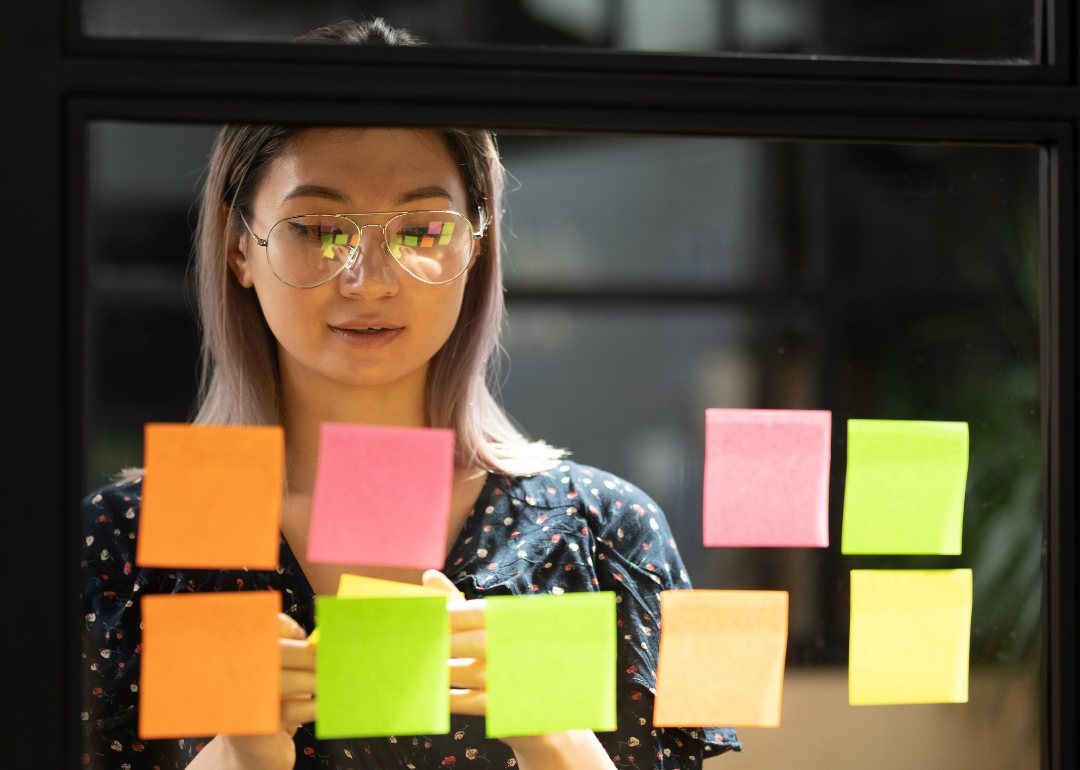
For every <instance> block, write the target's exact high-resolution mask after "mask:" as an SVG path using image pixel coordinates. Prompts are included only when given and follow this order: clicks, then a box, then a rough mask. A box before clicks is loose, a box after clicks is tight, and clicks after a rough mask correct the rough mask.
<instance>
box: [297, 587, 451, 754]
mask: <svg viewBox="0 0 1080 770" xmlns="http://www.w3.org/2000/svg"><path fill="white" fill-rule="evenodd" d="M316 613H317V614H318V618H319V637H320V638H319V657H318V662H317V663H316V671H315V674H316V679H317V686H318V693H319V714H318V718H317V719H316V720H315V737H317V738H319V739H323V738H371V737H378V736H387V735H415V734H429V735H439V734H444V733H447V732H449V731H450V700H449V690H450V669H449V668H448V667H447V665H446V661H447V659H448V658H449V657H450V622H449V619H448V617H447V613H446V597H445V596H443V595H441V594H440V595H436V596H409V597H367V598H358V599H340V598H338V597H335V596H320V597H319V598H318V599H317V604H316Z"/></svg>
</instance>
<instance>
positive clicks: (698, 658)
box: [653, 591, 788, 727]
mask: <svg viewBox="0 0 1080 770" xmlns="http://www.w3.org/2000/svg"><path fill="white" fill-rule="evenodd" d="M660 619H661V624H662V625H661V631H660V662H659V667H658V670H657V681H656V705H655V708H654V710H653V725H655V726H656V727H719V726H721V725H723V726H727V727H779V726H780V696H781V692H782V690H783V684H784V656H785V652H786V650H787V622H788V595H787V591H663V592H661V594H660Z"/></svg>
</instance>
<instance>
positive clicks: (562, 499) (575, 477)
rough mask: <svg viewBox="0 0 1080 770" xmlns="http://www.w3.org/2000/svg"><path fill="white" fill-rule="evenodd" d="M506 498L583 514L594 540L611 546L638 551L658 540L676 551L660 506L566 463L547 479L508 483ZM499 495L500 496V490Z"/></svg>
mask: <svg viewBox="0 0 1080 770" xmlns="http://www.w3.org/2000/svg"><path fill="white" fill-rule="evenodd" d="M503 484H504V486H503V487H502V492H503V493H505V494H508V495H510V496H511V498H512V500H520V501H523V502H524V504H525V505H529V506H532V507H535V508H545V509H551V510H557V509H559V508H565V509H566V512H567V513H571V514H580V515H582V516H583V517H585V518H587V519H589V520H590V522H591V523H592V525H593V527H594V529H595V530H596V534H597V536H598V537H599V538H601V539H603V540H610V541H611V542H612V544H613V545H618V544H619V541H625V542H626V544H629V543H630V542H633V543H634V544H635V545H637V546H640V545H641V544H642V543H643V542H645V541H646V539H648V540H656V539H660V540H661V542H663V543H664V545H665V546H669V547H671V548H674V547H675V542H674V540H673V539H672V537H671V532H670V528H669V527H668V523H667V519H666V518H665V517H664V512H663V511H662V510H660V506H659V505H657V504H656V502H655V501H654V500H653V499H652V498H651V497H649V495H648V494H647V493H645V492H644V491H643V490H641V489H640V488H638V487H636V486H634V485H633V484H631V483H630V482H628V481H626V480H625V479H623V478H620V477H619V476H616V475H615V474H613V473H608V472H607V471H604V470H600V469H599V468H594V467H592V466H589V465H582V464H581V463H576V462H571V461H569V460H564V461H562V462H560V463H559V464H558V465H557V466H555V467H554V468H552V469H551V470H549V471H547V472H546V473H541V474H537V475H535V476H524V477H515V478H507V479H505V480H504V481H503ZM496 491H497V492H498V491H500V488H499V486H498V485H497V486H496Z"/></svg>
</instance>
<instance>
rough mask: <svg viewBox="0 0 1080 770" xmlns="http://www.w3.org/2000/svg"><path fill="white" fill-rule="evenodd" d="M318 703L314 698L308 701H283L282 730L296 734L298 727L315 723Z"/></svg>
mask: <svg viewBox="0 0 1080 770" xmlns="http://www.w3.org/2000/svg"><path fill="white" fill-rule="evenodd" d="M315 704H316V701H315V699H314V698H308V699H307V700H283V701H282V702H281V729H282V730H287V731H290V732H294V733H295V732H296V727H297V725H306V724H307V723H308V722H314V721H315V711H316V707H315Z"/></svg>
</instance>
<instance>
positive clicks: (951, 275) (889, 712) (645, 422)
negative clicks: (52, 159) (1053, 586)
mask: <svg viewBox="0 0 1080 770" xmlns="http://www.w3.org/2000/svg"><path fill="white" fill-rule="evenodd" d="M215 130H216V129H215V128H214V127H212V126H195V125H161V124H137V123H110V122H102V123H96V124H93V126H92V129H91V132H90V137H89V141H90V148H89V149H90V153H89V158H90V180H91V184H90V190H89V200H88V203H89V211H90V216H89V230H88V233H87V246H88V250H89V255H90V265H89V278H90V280H89V298H88V299H89V301H88V303H87V319H86V322H87V329H88V332H89V334H88V337H87V339H88V350H87V356H86V362H87V367H88V371H87V383H88V387H87V390H86V399H87V402H86V407H87V412H86V414H87V431H88V445H89V456H88V468H89V479H88V488H91V487H96V486H99V485H101V484H104V483H106V482H107V480H108V478H109V476H110V475H111V474H114V473H116V472H117V470H119V468H121V467H122V466H125V465H139V464H141V457H142V447H141V442H142V425H143V423H145V422H148V421H169V420H176V421H184V420H187V419H189V418H190V416H191V414H192V404H193V398H194V395H195V385H196V379H195V377H196V359H197V352H198V341H199V336H198V328H197V325H196V322H195V318H194V314H193V309H192V301H191V299H192V296H193V295H192V293H191V287H190V285H189V284H188V278H187V275H188V274H187V269H188V260H189V254H190V246H191V231H192V229H193V227H194V224H195V220H196V211H195V208H194V200H195V196H196V194H197V190H198V187H199V184H200V181H201V178H202V176H201V175H202V170H203V167H204V166H205V164H206V161H207V156H208V152H209V149H210V145H211V142H212V140H213V136H214V132H215ZM499 142H500V147H501V149H502V153H503V155H504V160H505V164H506V166H507V168H508V170H509V171H510V173H511V174H512V175H513V179H512V180H511V184H510V188H511V192H510V193H509V194H508V195H507V205H508V211H507V216H506V219H505V223H504V226H505V230H506V234H507V236H508V237H507V239H506V254H505V263H506V272H507V276H506V285H507V298H508V306H509V321H508V325H507V328H506V334H505V340H504V341H505V355H503V356H502V357H501V358H500V361H499V363H500V366H499V371H498V373H497V374H496V375H495V381H496V385H497V389H498V391H499V393H500V397H501V398H502V400H503V402H504V404H505V405H506V408H507V409H508V411H509V412H510V414H511V415H512V416H513V417H514V418H515V420H516V421H517V422H518V423H519V424H520V425H521V426H522V428H523V429H524V430H525V431H526V432H528V433H529V434H530V435H532V436H535V437H542V438H544V439H546V440H548V441H550V442H552V443H554V444H556V445H558V446H563V447H567V448H569V449H571V450H572V451H573V456H574V458H575V459H577V460H578V461H580V462H583V463H587V464H591V465H596V466H599V467H601V468H604V469H606V470H610V471H612V472H614V473H617V474H619V475H622V476H624V477H626V478H628V479H630V480H632V481H633V482H634V483H635V484H637V485H639V486H640V487H641V488H643V489H644V490H645V491H647V492H648V493H649V494H651V495H652V496H653V497H654V498H655V499H656V500H657V502H658V503H659V504H660V505H661V506H662V507H663V509H664V510H665V511H666V513H667V515H668V518H669V520H670V522H671V525H672V528H673V530H674V532H675V536H676V539H677V540H678V542H679V545H680V550H681V552H682V554H683V557H684V558H685V560H686V563H687V568H688V570H689V572H690V575H691V578H692V580H693V583H694V585H695V586H696V587H699V588H744V589H780V590H787V591H789V592H790V594H791V621H790V644H789V650H788V662H789V667H790V668H789V672H788V677H787V683H786V690H785V702H784V712H783V727H782V728H781V729H780V730H773V731H768V730H744V731H742V732H743V733H745V735H744V739H745V740H746V741H747V743H748V746H747V749H748V750H747V752H746V753H745V754H744V755H742V756H737V757H722V758H719V759H717V760H713V761H715V762H716V763H717V765H719V764H720V763H733V764H737V765H740V766H745V767H747V768H757V767H773V768H776V767H792V768H794V767H800V768H802V767H815V768H816V767H821V768H825V767H828V768H844V767H866V766H873V767H876V768H887V767H900V766H901V765H903V766H905V767H910V766H912V765H917V766H919V767H923V768H927V767H941V768H946V767H949V768H958V767H970V768H976V767H977V768H991V767H1002V768H1004V767H1010V768H1016V767H1036V766H1037V759H1038V731H1037V728H1038V712H1037V705H1036V704H1037V700H1036V696H1037V691H1038V686H1037V681H1038V663H1039V653H1040V642H1039V618H1040V596H1041V576H1040V559H1041V538H1042V530H1041V523H1040V514H1039V495H1040V483H1041V459H1040V457H1041V439H1040V418H1039V277H1038V251H1039V228H1038V221H1039V171H1038V169H1039V150H1037V149H1035V148H1024V147H995V146H977V147H973V146H966V147H965V146H945V145H935V146H930V145H873V144H822V143H807V142H765V141H757V140H744V139H717V138H663V137H648V138H625V137H610V138H597V137H589V138H585V137H570V136H512V135H503V136H500V137H499ZM718 406H725V407H763V408H778V409H783V408H789V409H808V408H814V409H831V410H832V412H833V425H834V435H833V462H832V469H833V470H832V484H831V495H830V497H831V512H830V517H831V541H832V543H833V544H834V545H833V546H832V547H830V548H828V549H800V548H784V549H750V548H746V549H741V548H734V549H713V548H709V549H706V548H704V547H703V546H702V545H701V505H702V484H703V465H704V409H705V408H706V407H718ZM852 417H858V418H888V419H925V420H966V421H967V422H969V423H970V429H971V465H970V473H969V483H968V493H967V503H966V506H967V507H966V513H965V524H964V547H963V556H960V557H915V556H906V557H905V556H899V557H897V556H894V557H867V556H863V557H846V556H842V555H841V554H840V553H839V542H840V524H841V513H842V509H843V478H844V472H845V466H846V458H845V446H846V421H847V419H848V418H852ZM958 566H968V567H972V568H973V569H974V574H975V604H974V620H973V626H972V652H971V654H972V666H973V669H972V690H971V702H970V703H969V704H967V705H947V706H893V707H861V708H852V707H849V706H848V705H847V690H846V669H845V663H846V656H847V634H848V590H849V589H848V585H849V578H848V572H849V570H850V569H852V568H865V567H891V568H916V567H928V568H947V567H958ZM819 753H820V756H819V755H818V754H819ZM826 758H827V759H826ZM871 760H872V762H871ZM868 763H869V764H868Z"/></svg>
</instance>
